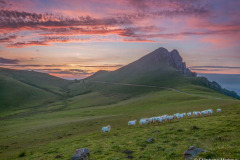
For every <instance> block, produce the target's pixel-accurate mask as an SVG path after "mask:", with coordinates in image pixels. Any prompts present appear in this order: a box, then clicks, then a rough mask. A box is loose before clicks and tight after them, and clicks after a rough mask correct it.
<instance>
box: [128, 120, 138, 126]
mask: <svg viewBox="0 0 240 160" xmlns="http://www.w3.org/2000/svg"><path fill="white" fill-rule="evenodd" d="M136 122H137V120H133V121H129V122H128V125H129V126H135V125H136Z"/></svg>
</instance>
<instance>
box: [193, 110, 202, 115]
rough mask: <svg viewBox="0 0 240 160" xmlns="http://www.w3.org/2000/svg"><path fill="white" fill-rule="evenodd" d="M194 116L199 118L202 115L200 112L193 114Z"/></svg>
mask: <svg viewBox="0 0 240 160" xmlns="http://www.w3.org/2000/svg"><path fill="white" fill-rule="evenodd" d="M193 115H194V116H199V115H201V113H200V112H199V111H194V112H193Z"/></svg>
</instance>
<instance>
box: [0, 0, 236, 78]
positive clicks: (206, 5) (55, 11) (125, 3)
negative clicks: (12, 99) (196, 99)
mask: <svg viewBox="0 0 240 160" xmlns="http://www.w3.org/2000/svg"><path fill="white" fill-rule="evenodd" d="M239 8H240V0H116V1H112V0H87V1H86V0H67V1H66V0H0V31H1V32H0V67H5V68H12V69H23V70H35V71H39V72H45V73H49V74H51V75H54V76H59V77H62V78H66V79H75V78H76V79H81V78H84V77H87V76H90V75H91V74H93V73H94V72H96V71H98V70H115V69H118V68H120V67H122V66H123V65H126V64H128V63H130V62H132V61H134V60H137V59H138V58H140V57H141V56H143V55H146V54H147V53H150V52H151V51H153V50H155V49H157V48H159V47H164V48H166V49H168V50H169V51H171V50H173V49H177V50H178V51H179V53H180V55H181V56H182V57H183V59H184V61H185V62H186V64H187V66H188V67H189V68H190V69H191V70H192V71H194V72H197V73H202V74H206V73H208V74H209V73H216V74H240V45H239V44H240V43H239V42H240V20H239V17H240V9H239Z"/></svg>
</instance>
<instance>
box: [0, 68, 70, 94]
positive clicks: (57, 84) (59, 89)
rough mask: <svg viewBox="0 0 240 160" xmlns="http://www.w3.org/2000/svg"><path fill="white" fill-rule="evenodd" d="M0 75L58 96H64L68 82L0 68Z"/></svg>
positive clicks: (47, 76) (35, 73)
mask: <svg viewBox="0 0 240 160" xmlns="http://www.w3.org/2000/svg"><path fill="white" fill-rule="evenodd" d="M0 74H1V75H4V76H7V77H10V78H12V79H15V80H17V81H20V82H23V83H25V84H28V85H31V86H34V87H36V88H40V89H43V90H46V91H48V92H52V93H55V94H60V95H62V94H64V92H65V89H66V86H67V85H68V84H69V81H68V80H64V79H61V78H58V77H54V76H51V75H49V74H46V73H40V72H35V71H24V70H13V69H6V68H0Z"/></svg>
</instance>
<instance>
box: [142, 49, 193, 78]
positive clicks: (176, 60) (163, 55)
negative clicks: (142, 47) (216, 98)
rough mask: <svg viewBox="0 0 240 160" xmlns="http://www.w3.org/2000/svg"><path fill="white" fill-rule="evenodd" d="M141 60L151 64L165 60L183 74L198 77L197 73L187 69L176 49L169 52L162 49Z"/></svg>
mask: <svg viewBox="0 0 240 160" xmlns="http://www.w3.org/2000/svg"><path fill="white" fill-rule="evenodd" d="M141 59H142V60H143V59H145V60H147V61H148V62H150V63H149V64H156V63H161V62H162V61H163V60H165V61H167V62H168V64H169V65H170V66H172V67H174V68H176V69H177V70H179V71H180V72H182V73H183V74H186V75H188V76H194V77H195V76H196V74H195V73H193V72H191V71H190V70H189V69H188V68H187V67H186V64H185V62H183V59H182V57H181V56H180V54H179V52H178V51H177V50H176V49H174V50H172V51H171V52H169V51H168V50H167V49H165V48H163V47H160V48H158V49H156V50H155V51H153V52H151V53H150V54H148V55H146V56H144V57H142V58H141Z"/></svg>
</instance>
